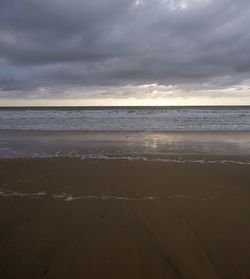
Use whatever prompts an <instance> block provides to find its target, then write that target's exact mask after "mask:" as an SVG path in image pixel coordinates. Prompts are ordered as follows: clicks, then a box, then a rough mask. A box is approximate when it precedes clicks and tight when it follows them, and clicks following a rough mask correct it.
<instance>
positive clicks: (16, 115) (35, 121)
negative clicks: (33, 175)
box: [0, 106, 250, 131]
mask: <svg viewBox="0 0 250 279" xmlns="http://www.w3.org/2000/svg"><path fill="white" fill-rule="evenodd" d="M0 129H19V130H82V131H250V107H247V106H245V107H184V108H183V107H177V108H171V107H160V108H157V107H151V108H131V107H128V108H119V107H117V108H115V107H114V108H77V107H74V108H48V109H44V108H43V109H42V108H40V109H39V108H36V109H30V108H21V109H17V108H16V109H13V108H5V109H3V108H2V109H0Z"/></svg>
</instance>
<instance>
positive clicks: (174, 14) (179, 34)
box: [0, 0, 250, 98]
mask: <svg viewBox="0 0 250 279" xmlns="http://www.w3.org/2000/svg"><path fill="white" fill-rule="evenodd" d="M249 26H250V1H249V0H237V1H235V0H219V1H218V0H91V1H85V0H43V1H39V0H22V1H20V0H12V1H9V0H2V1H0V69H1V71H0V89H1V91H0V97H6V98H7V97H8V98H11V97H12V98H16V97H27V96H29V97H36V96H40V97H41V98H45V97H46V98H55V97H58V98H59V97H69V96H78V97H79V94H80V97H82V98H93V97H95V96H98V97H100V96H102V97H104V98H105V96H107V95H108V96H109V97H110V96H113V97H116V96H117V97H124V96H127V95H129V96H131V95H136V94H137V93H136V88H137V89H138V94H142V93H141V92H144V91H145V92H146V94H149V93H148V89H147V90H144V91H143V90H142V88H143V87H141V85H145V84H157V85H158V89H160V90H158V91H162V88H164V90H165V91H167V92H169V90H170V91H171V90H173V89H175V90H177V91H178V90H179V91H182V92H184V91H185V92H202V91H206V94H210V93H207V92H209V91H212V92H213V93H212V95H213V94H215V93H214V92H215V91H214V90H217V91H218V92H219V91H220V92H222V91H223V92H224V89H225V88H231V87H233V88H235V89H237V90H235V92H234V94H235V96H237V94H239V93H238V92H239V91H240V90H241V89H242V87H243V90H244V94H248V92H249V91H248V90H249V84H250V82H249V74H250V31H249ZM162 86H163V87H162ZM153 87H154V86H153ZM147 88H148V87H147ZM116 89H117V90H116ZM131 89H133V90H131ZM139 89H140V90H139ZM144 89H145V88H144ZM238 89H239V90H238ZM165 91H164V92H165ZM74 92H77V93H74ZM79 92H80V93H79ZM152 92H154V93H152V94H155V92H156V91H155V90H153V91H152ZM171 92H172V91H171ZM182 94H183V93H182ZM186 94H188V93H186ZM192 94H194V93H192ZM197 94H198V93H197ZM199 94H201V93H199ZM218 94H219V93H218ZM223 94H224V93H223ZM225 94H226V93H225ZM215 95H216V94H215Z"/></svg>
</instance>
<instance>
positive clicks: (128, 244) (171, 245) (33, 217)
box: [0, 158, 250, 279]
mask: <svg viewBox="0 0 250 279" xmlns="http://www.w3.org/2000/svg"><path fill="white" fill-rule="evenodd" d="M233 159H235V158H233ZM249 181H250V172H249V165H244V164H234V163H231V164H222V163H214V164H208V163H182V164H181V163H173V162H172V163H163V162H147V161H141V160H138V161H128V160H100V159H99V160H97V159H86V160H80V159H73V158H54V159H52V158H51V159H11V160H1V161H0V188H1V190H0V210H1V215H0V224H1V226H0V277H1V278H190V279H191V278H192V279H193V278H202V279H206V278H209V279H211V278H227V279H228V278H232V279H235V278H237V279H240V278H249V277H250V264H249V263H250V262H249V261H250V237H249V235H250V223H249V220H250V189H249Z"/></svg>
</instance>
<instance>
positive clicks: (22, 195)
mask: <svg viewBox="0 0 250 279" xmlns="http://www.w3.org/2000/svg"><path fill="white" fill-rule="evenodd" d="M0 196H1V197H20V198H45V197H47V198H53V199H63V200H64V201H65V202H71V201H74V200H78V199H99V200H125V201H139V200H155V199H158V197H155V196H143V197H128V196H114V195H82V196H76V195H73V194H71V193H65V192H62V193H54V194H48V193H46V192H36V193H25V192H17V191H12V190H4V189H0Z"/></svg>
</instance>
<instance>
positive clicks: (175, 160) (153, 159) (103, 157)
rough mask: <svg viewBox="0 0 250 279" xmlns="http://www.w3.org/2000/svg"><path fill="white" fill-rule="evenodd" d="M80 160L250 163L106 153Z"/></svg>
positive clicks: (247, 163)
mask: <svg viewBox="0 0 250 279" xmlns="http://www.w3.org/2000/svg"><path fill="white" fill-rule="evenodd" d="M81 159H82V160H85V159H98V160H127V161H148V162H162V163H177V164H185V163H192V164H236V165H250V162H249V161H236V160H205V159H200V160H194V159H182V158H179V159H170V158H149V157H143V156H137V157H132V156H106V155H83V156H81Z"/></svg>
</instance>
